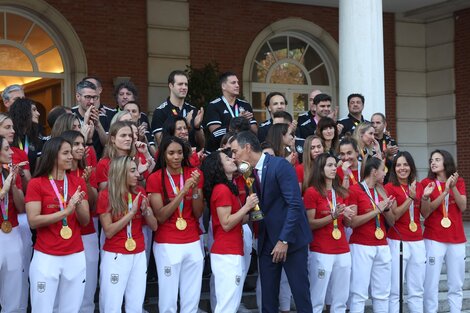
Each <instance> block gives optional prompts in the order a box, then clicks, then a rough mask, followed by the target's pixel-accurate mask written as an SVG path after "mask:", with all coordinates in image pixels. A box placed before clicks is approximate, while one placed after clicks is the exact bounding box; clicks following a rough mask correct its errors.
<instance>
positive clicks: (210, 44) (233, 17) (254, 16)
mask: <svg viewBox="0 0 470 313" xmlns="http://www.w3.org/2000/svg"><path fill="white" fill-rule="evenodd" d="M189 16H190V25H189V29H190V34H191V37H190V42H191V43H190V44H191V65H192V66H194V67H196V68H197V67H202V66H203V65H204V64H206V63H208V62H211V61H216V62H217V63H219V67H220V70H221V71H225V70H233V71H234V72H235V73H237V74H238V76H239V78H241V77H242V70H243V64H244V61H245V56H246V53H247V51H248V49H249V48H250V45H251V44H252V42H253V40H254V39H255V37H256V36H257V34H258V33H259V32H260V31H262V30H263V29H264V28H266V27H267V26H269V25H270V24H272V23H273V22H275V21H278V20H281V19H285V18H289V17H298V18H303V19H305V20H307V21H310V22H313V23H315V24H317V25H319V26H320V27H321V28H323V29H324V30H325V31H327V32H328V33H330V35H331V36H332V37H333V38H334V39H335V40H336V41H338V29H339V20H338V9H336V8H327V7H316V6H310V5H297V4H286V3H275V2H268V1H254V0H239V1H226V0H220V1H199V0H189ZM383 23H384V43H385V45H384V54H385V93H386V95H385V97H386V111H387V112H386V113H387V116H388V117H389V119H390V121H389V123H388V124H389V129H390V130H391V131H392V134H393V135H396V131H395V128H396V121H395V117H396V112H395V111H396V101H395V97H396V92H395V90H396V88H395V26H394V23H395V22H394V15H393V14H384V21H383ZM340 88H341V86H340ZM366 97H367V96H366Z"/></svg>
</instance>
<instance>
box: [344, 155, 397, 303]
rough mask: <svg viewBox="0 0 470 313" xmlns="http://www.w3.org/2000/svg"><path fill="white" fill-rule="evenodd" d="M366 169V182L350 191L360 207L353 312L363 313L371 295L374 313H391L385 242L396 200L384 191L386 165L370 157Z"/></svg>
mask: <svg viewBox="0 0 470 313" xmlns="http://www.w3.org/2000/svg"><path fill="white" fill-rule="evenodd" d="M364 163H365V165H364V181H362V182H361V183H359V184H356V185H353V186H351V188H349V193H350V194H349V198H348V202H349V203H351V204H356V205H357V215H356V216H354V217H353V218H352V219H351V227H352V228H353V233H352V235H351V238H350V240H349V248H350V249H351V258H352V267H351V285H350V290H351V291H350V298H349V299H350V310H351V312H363V311H364V305H365V302H366V300H367V298H368V295H369V286H370V291H371V296H372V305H373V307H374V311H377V312H388V301H389V296H390V279H391V259H392V257H391V255H390V248H389V247H388V244H387V239H386V228H385V221H387V222H388V223H393V222H394V216H393V213H392V212H391V210H390V208H391V206H392V204H393V198H392V197H387V194H386V193H385V190H384V189H383V187H382V183H383V180H384V178H385V164H384V163H383V162H382V160H380V159H378V158H375V157H371V158H369V159H367V160H366V161H365V162H364Z"/></svg>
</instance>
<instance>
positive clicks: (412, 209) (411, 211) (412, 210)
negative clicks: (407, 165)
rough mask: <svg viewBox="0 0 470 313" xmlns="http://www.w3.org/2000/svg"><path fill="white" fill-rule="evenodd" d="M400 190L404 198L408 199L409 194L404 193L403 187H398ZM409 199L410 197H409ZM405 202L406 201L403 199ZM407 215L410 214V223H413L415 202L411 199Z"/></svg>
mask: <svg viewBox="0 0 470 313" xmlns="http://www.w3.org/2000/svg"><path fill="white" fill-rule="evenodd" d="M400 187H401V190H403V193H404V194H405V197H407V198H408V197H410V194H409V193H407V192H406V190H405V188H403V186H400ZM409 190H410V186H409V185H408V191H409ZM410 199H411V197H410ZM405 200H406V199H405ZM408 211H409V214H410V221H411V222H414V221H415V202H414V200H413V199H411V204H410V207H409V208H408Z"/></svg>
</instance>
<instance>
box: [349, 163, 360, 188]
mask: <svg viewBox="0 0 470 313" xmlns="http://www.w3.org/2000/svg"><path fill="white" fill-rule="evenodd" d="M348 175H349V178H350V179H351V180H352V182H353V184H357V180H356V177H354V174H353V172H352V171H351V169H350V168H348ZM357 178H358V180H359V181H361V162H359V160H358V161H357Z"/></svg>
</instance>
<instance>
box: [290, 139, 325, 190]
mask: <svg viewBox="0 0 470 313" xmlns="http://www.w3.org/2000/svg"><path fill="white" fill-rule="evenodd" d="M323 152H325V145H324V142H323V140H322V139H321V138H320V137H318V136H317V135H310V136H308V137H307V138H306V139H305V142H304V154H303V162H302V163H301V164H296V165H295V173H296V174H297V180H298V182H299V187H300V190H301V191H302V194H303V193H304V192H305V190H306V189H307V188H308V186H309V182H310V177H311V176H312V175H313V162H314V161H315V159H316V158H317V156H319V155H320V154H322V153H323Z"/></svg>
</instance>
